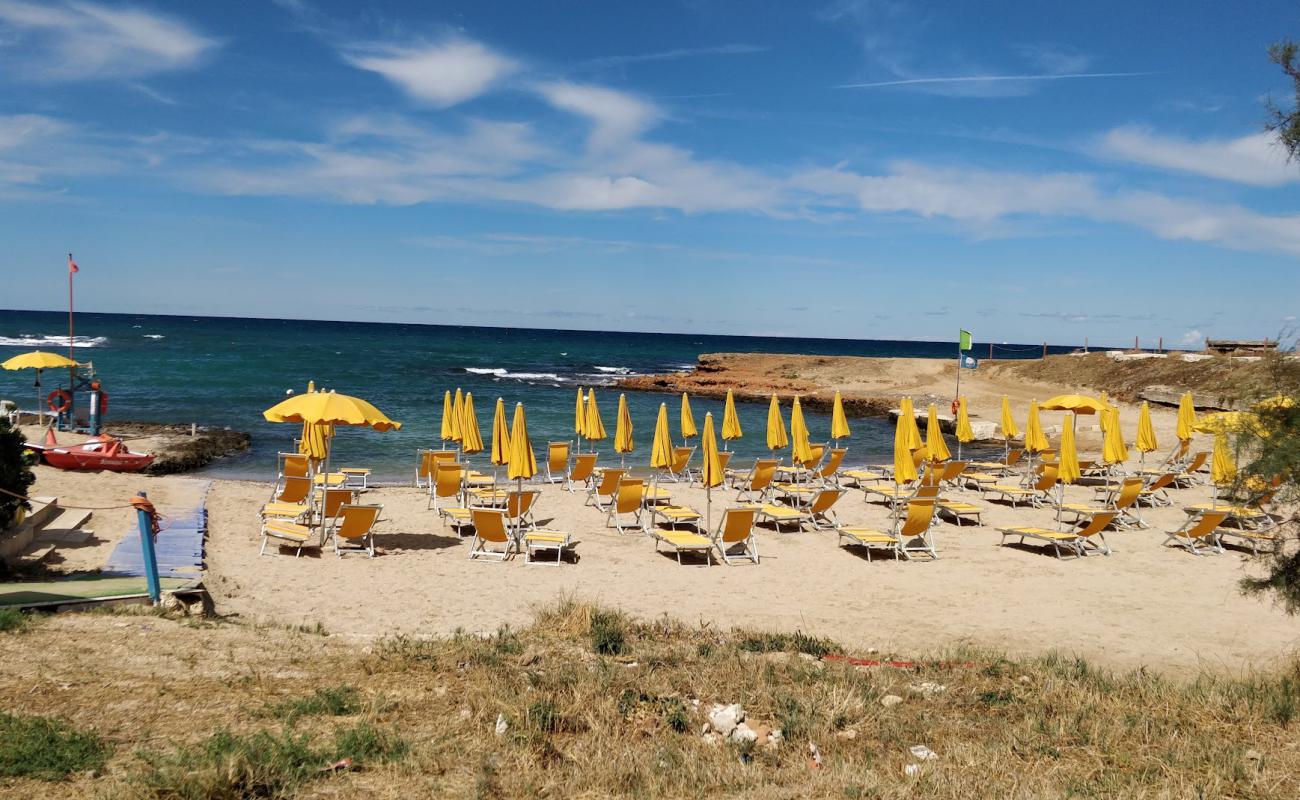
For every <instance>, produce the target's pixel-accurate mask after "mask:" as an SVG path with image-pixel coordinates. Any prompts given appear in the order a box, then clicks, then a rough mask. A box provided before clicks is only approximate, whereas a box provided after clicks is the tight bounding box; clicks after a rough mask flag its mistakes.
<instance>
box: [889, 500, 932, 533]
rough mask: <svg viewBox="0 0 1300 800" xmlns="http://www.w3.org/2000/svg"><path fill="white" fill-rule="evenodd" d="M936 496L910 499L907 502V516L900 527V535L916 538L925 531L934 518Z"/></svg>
mask: <svg viewBox="0 0 1300 800" xmlns="http://www.w3.org/2000/svg"><path fill="white" fill-rule="evenodd" d="M934 503H935V501H934V498H926V499H916V500H910V501H908V503H907V518H906V519H905V520H903V526H902V527H901V528H899V529H898V533H899V535H900V536H904V537H907V538H909V539H910V538H914V537H917V536H920V535H921V534H923V533H925V532H926V531H927V530H929V528H930V523H931V522H932V521H933V520H934Z"/></svg>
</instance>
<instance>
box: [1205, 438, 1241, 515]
mask: <svg viewBox="0 0 1300 800" xmlns="http://www.w3.org/2000/svg"><path fill="white" fill-rule="evenodd" d="M1236 478H1237V459H1236V458H1234V457H1233V455H1232V445H1231V444H1230V443H1229V442H1228V432H1227V430H1220V431H1218V432H1217V433H1215V434H1214V454H1213V456H1211V458H1210V480H1211V481H1213V482H1214V485H1215V487H1216V488H1217V487H1219V486H1228V485H1230V484H1231V483H1232V482H1233V481H1234V480H1236ZM1215 497H1216V499H1217V497H1218V495H1217V492H1216V495H1215Z"/></svg>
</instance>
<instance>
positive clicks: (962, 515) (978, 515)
mask: <svg viewBox="0 0 1300 800" xmlns="http://www.w3.org/2000/svg"><path fill="white" fill-rule="evenodd" d="M939 512H940V514H941V515H942V514H947V515H948V516H950V517H952V521H953V522H955V523H957V527H958V528H960V527H961V521H962V520H964V519H969V520H974V521H975V524H976V525H982V524H983V521H982V520H983V516H982V515H983V513H984V507H983V506H977V505H975V504H974V503H966V502H963V501H961V500H940V501H939Z"/></svg>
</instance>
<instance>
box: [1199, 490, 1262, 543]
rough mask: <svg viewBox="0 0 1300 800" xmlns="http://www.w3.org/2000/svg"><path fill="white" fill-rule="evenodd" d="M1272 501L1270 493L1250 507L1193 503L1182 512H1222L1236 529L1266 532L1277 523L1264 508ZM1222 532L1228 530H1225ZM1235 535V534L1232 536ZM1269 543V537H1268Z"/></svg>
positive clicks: (1231, 504)
mask: <svg viewBox="0 0 1300 800" xmlns="http://www.w3.org/2000/svg"><path fill="white" fill-rule="evenodd" d="M1271 501H1272V493H1271V492H1270V493H1269V494H1266V495H1265V496H1263V497H1261V498H1258V499H1257V500H1256V501H1255V502H1253V503H1251V504H1250V505H1244V504H1238V503H1224V502H1222V501H1219V502H1217V503H1194V504H1192V505H1190V506H1184V507H1183V510H1184V511H1186V512H1187V513H1188V514H1198V513H1203V512H1210V511H1223V512H1226V513H1227V515H1228V522H1231V523H1232V524H1233V525H1235V526H1237V529H1239V530H1242V531H1247V532H1256V533H1259V532H1261V531H1267V530H1270V529H1272V528H1275V527H1277V524H1278V521H1277V517H1275V516H1274V515H1273V514H1272V513H1271V512H1269V511H1267V510H1266V509H1265V508H1264V506H1265V505H1267V504H1268V503H1269V502H1271ZM1224 530H1228V529H1227V528H1225V529H1224ZM1233 535H1235V534H1233ZM1270 541H1271V537H1270Z"/></svg>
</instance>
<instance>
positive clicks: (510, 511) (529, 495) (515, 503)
mask: <svg viewBox="0 0 1300 800" xmlns="http://www.w3.org/2000/svg"><path fill="white" fill-rule="evenodd" d="M539 495H541V491H539V490H537V489H525V490H524V491H522V492H519V491H515V492H511V493H510V494H508V495H506V516H508V517H510V518H511V519H517V518H519V517H522V516H523V515H524V514H527V513H528V512H529V511H530V510H532V507H533V504H534V503H536V502H537V498H538V496H539Z"/></svg>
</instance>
